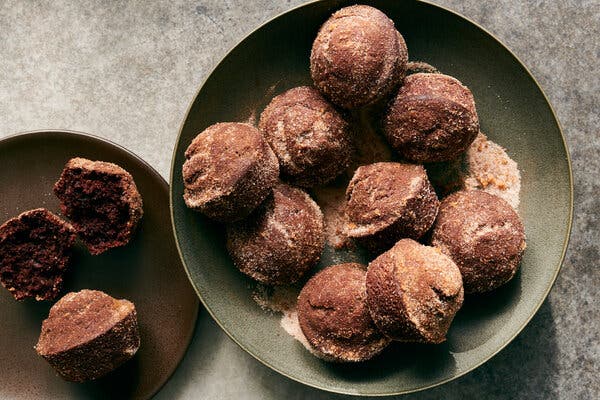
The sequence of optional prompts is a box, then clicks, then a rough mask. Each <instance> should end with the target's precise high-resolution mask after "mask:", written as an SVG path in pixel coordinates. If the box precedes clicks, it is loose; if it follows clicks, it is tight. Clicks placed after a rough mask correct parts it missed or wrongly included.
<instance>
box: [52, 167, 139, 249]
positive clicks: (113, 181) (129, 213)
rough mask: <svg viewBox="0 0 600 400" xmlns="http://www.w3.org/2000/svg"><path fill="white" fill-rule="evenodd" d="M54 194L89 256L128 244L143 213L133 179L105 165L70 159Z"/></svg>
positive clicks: (118, 169) (127, 174) (120, 170)
mask: <svg viewBox="0 0 600 400" xmlns="http://www.w3.org/2000/svg"><path fill="white" fill-rule="evenodd" d="M54 193H55V194H56V196H57V197H58V199H59V200H60V209H61V211H62V213H63V214H64V215H65V216H66V217H67V218H69V219H70V220H71V222H72V223H73V226H74V227H75V230H76V231H77V234H78V235H79V238H80V239H81V241H82V242H83V243H84V244H85V245H86V246H87V248H88V250H89V251H90V253H91V254H100V253H103V252H105V251H106V250H108V249H110V248H113V247H119V246H124V245H126V244H127V243H129V241H130V240H131V237H132V236H133V233H134V232H135V229H136V227H137V225H138V223H139V221H140V219H141V218H142V215H143V214H144V211H143V209H142V196H140V193H139V192H138V190H137V187H136V185H135V182H134V181H133V177H132V176H131V175H130V174H129V172H127V171H125V170H124V169H123V168H121V167H120V166H118V165H116V164H112V163H108V162H103V161H91V160H87V159H85V158H72V159H70V160H69V161H68V162H67V164H66V165H65V168H64V170H63V171H62V174H61V176H60V178H59V180H58V182H56V184H55V185H54Z"/></svg>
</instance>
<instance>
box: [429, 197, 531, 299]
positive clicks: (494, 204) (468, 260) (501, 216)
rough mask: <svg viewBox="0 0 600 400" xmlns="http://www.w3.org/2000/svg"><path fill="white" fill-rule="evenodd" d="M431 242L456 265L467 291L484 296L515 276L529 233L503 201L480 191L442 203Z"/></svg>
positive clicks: (450, 198) (513, 211)
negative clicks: (527, 233) (482, 293)
mask: <svg viewBox="0 0 600 400" xmlns="http://www.w3.org/2000/svg"><path fill="white" fill-rule="evenodd" d="M431 244H432V245H433V246H436V247H438V248H439V249H440V250H441V251H442V252H443V253H444V254H446V255H448V256H449V257H450V258H452V260H454V262H455V263H456V265H458V268H460V272H461V274H462V277H463V282H464V286H465V292H466V293H481V292H488V291H490V290H493V289H496V288H497V287H499V286H501V285H503V284H505V283H506V282H508V281H509V280H511V279H512V278H513V276H514V275H515V273H516V272H517V269H518V268H519V264H520V262H521V258H522V257H523V252H524V250H525V231H524V229H523V223H522V222H521V219H520V218H519V215H518V214H517V213H516V212H515V210H514V209H513V208H512V207H511V206H510V205H509V204H508V203H507V202H506V201H505V200H503V199H501V198H500V197H498V196H495V195H492V194H489V193H486V192H484V191H481V190H470V191H460V192H456V193H453V194H451V195H450V196H448V197H446V198H445V199H444V200H443V201H442V203H441V204H440V211H439V215H438V217H437V219H436V221H435V225H434V227H433V234H432V239H431Z"/></svg>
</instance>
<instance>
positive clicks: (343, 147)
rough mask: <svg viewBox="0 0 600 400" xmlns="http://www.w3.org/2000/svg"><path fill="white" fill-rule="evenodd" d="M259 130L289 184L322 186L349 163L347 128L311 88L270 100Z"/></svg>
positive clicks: (343, 120) (349, 138) (303, 88)
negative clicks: (275, 156)
mask: <svg viewBox="0 0 600 400" xmlns="http://www.w3.org/2000/svg"><path fill="white" fill-rule="evenodd" d="M259 127H260V129H261V131H262V132H263V134H264V136H265V138H266V140H267V142H269V145H270V146H271V148H272V149H273V151H274V152H275V154H276V155H277V158H278V159H279V165H280V168H281V173H282V175H283V177H284V178H285V179H286V180H287V181H289V182H290V183H292V184H295V185H298V186H302V187H313V186H316V185H322V184H325V183H327V182H329V181H331V180H332V179H333V178H335V177H336V176H338V175H339V174H340V173H341V172H342V171H344V170H345V169H346V168H347V167H348V164H349V163H350V158H351V155H352V150H353V146H352V137H351V136H352V135H351V132H350V127H349V125H348V123H347V122H346V120H345V119H344V117H343V116H342V114H341V113H339V112H338V111H337V110H336V109H335V108H334V107H333V106H332V105H331V104H329V102H328V101H327V100H325V99H324V98H323V96H322V95H321V94H320V93H319V91H318V90H316V89H315V88H312V87H308V86H301V87H296V88H293V89H290V90H288V91H286V92H284V93H282V94H280V95H279V96H276V97H275V98H273V100H271V103H270V104H269V105H268V106H267V107H266V108H265V110H264V111H263V113H262V114H261V116H260V123H259Z"/></svg>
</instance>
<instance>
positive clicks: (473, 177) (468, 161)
mask: <svg viewBox="0 0 600 400" xmlns="http://www.w3.org/2000/svg"><path fill="white" fill-rule="evenodd" d="M426 168H427V172H428V174H429V178H430V179H431V183H432V184H433V186H434V187H435V188H436V191H437V192H438V195H439V197H440V198H442V197H445V196H447V195H448V194H450V193H452V192H454V191H457V190H461V189H464V190H483V191H485V192H488V193H490V194H493V195H496V196H498V197H501V198H503V199H504V200H506V201H507V202H508V203H509V204H510V205H511V206H512V207H513V208H514V209H517V208H518V207H519V195H520V191H521V174H520V172H519V168H518V166H517V163H516V162H515V161H514V160H512V159H511V158H510V157H509V156H508V154H507V153H506V150H504V148H503V147H502V146H500V145H498V144H496V143H494V142H492V141H491V140H488V138H487V137H486V136H485V135H484V134H483V133H481V132H480V133H479V135H477V138H476V139H475V141H474V142H473V144H471V146H470V147H469V149H468V150H467V151H466V152H465V154H463V155H462V156H461V157H460V158H459V159H457V160H455V161H451V162H447V163H435V164H429V165H427V166H426Z"/></svg>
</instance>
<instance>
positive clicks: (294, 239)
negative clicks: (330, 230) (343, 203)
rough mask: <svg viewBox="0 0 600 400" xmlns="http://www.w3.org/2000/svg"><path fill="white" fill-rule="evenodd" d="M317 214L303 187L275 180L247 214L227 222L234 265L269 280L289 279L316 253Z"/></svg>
mask: <svg viewBox="0 0 600 400" xmlns="http://www.w3.org/2000/svg"><path fill="white" fill-rule="evenodd" d="M324 246H325V235H324V232H323V214H322V213H321V209H320V208H319V206H318V205H317V203H315V202H314V201H313V200H312V199H311V198H310V196H309V195H308V194H306V193H305V192H304V191H302V190H300V189H297V188H294V187H291V186H288V185H285V184H278V185H277V186H275V188H274V189H273V191H272V193H271V195H270V196H269V197H268V198H267V200H265V202H264V203H263V204H261V205H260V207H259V208H258V209H257V210H255V211H254V212H253V213H252V214H250V216H249V217H248V218H246V219H244V220H242V221H239V222H236V223H232V224H229V225H228V226H227V249H228V250H229V254H230V255H231V257H232V258H233V262H234V263H235V265H236V266H237V267H238V269H239V270H240V271H242V272H243V273H244V274H246V275H248V276H249V277H251V278H253V279H255V280H257V281H259V282H262V283H265V284H269V285H283V284H289V283H294V282H296V281H297V280H298V279H300V277H301V276H302V275H304V274H305V273H306V272H307V271H308V270H309V269H310V268H312V267H313V266H314V265H315V264H317V262H318V261H319V259H320V257H321V253H322V252H323V247H324Z"/></svg>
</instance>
